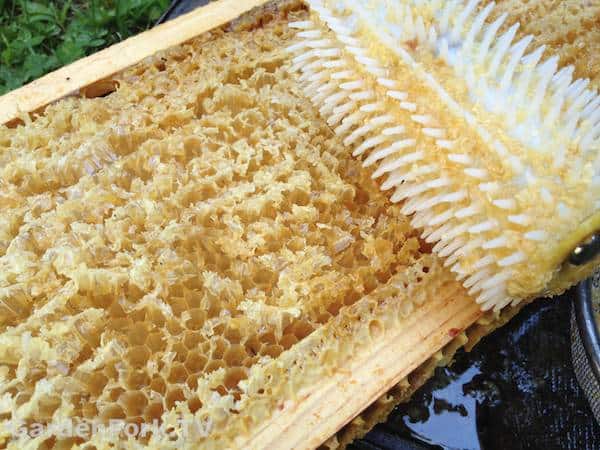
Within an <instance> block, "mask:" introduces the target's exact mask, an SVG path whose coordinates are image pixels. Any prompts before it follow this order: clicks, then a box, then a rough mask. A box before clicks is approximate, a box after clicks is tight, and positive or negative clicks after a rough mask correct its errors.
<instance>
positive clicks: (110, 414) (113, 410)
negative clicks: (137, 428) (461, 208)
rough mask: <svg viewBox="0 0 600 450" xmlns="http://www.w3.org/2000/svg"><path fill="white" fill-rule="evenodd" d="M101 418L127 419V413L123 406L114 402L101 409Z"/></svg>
mask: <svg viewBox="0 0 600 450" xmlns="http://www.w3.org/2000/svg"><path fill="white" fill-rule="evenodd" d="M100 418H101V419H102V420H110V419H125V418H126V415H125V412H124V411H123V408H121V407H120V406H119V405H116V404H114V403H113V404H109V405H106V406H104V407H102V408H101V409H100Z"/></svg>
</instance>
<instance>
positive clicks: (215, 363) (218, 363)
mask: <svg viewBox="0 0 600 450" xmlns="http://www.w3.org/2000/svg"><path fill="white" fill-rule="evenodd" d="M221 367H226V365H225V363H224V362H223V361H221V360H220V359H219V360H216V361H215V360H212V361H209V363H208V364H207V365H206V367H205V368H204V372H206V373H211V372H212V371H214V370H217V369H220V368H221Z"/></svg>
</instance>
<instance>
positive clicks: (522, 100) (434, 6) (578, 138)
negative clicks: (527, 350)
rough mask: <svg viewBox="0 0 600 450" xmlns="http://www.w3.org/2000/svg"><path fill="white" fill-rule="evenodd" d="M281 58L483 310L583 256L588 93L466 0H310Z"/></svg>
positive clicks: (570, 277)
mask: <svg viewBox="0 0 600 450" xmlns="http://www.w3.org/2000/svg"><path fill="white" fill-rule="evenodd" d="M307 3H308V5H309V7H310V9H311V14H310V19H309V20H305V21H300V22H294V23H291V24H290V26H291V27H294V28H297V29H298V32H297V38H298V40H297V42H296V43H295V44H294V45H292V46H291V47H290V48H289V51H290V52H291V53H292V62H291V68H290V70H291V71H293V72H298V73H299V81H300V83H301V85H302V88H303V90H304V92H305V94H306V95H307V96H308V97H309V98H310V99H311V100H312V102H313V104H314V105H315V106H316V107H317V108H318V109H319V112H320V114H321V115H322V116H323V117H324V118H325V119H326V120H327V123H328V124H329V125H330V126H331V127H332V129H333V130H334V131H335V133H336V134H338V135H340V136H341V137H343V142H344V145H346V146H348V148H349V150H351V151H352V152H353V154H354V156H356V157H357V158H363V161H364V162H363V163H364V165H365V166H370V167H372V168H373V175H372V176H373V178H375V179H377V180H379V181H380V184H381V188H382V189H384V190H390V192H391V200H392V201H393V202H403V205H402V211H403V212H404V213H406V214H408V215H411V223H412V225H413V226H414V227H416V228H418V229H421V230H422V237H423V238H424V239H425V240H426V241H427V242H429V243H431V244H432V245H433V252H434V253H436V254H438V255H439V256H441V257H443V258H444V259H445V264H446V266H448V267H451V270H452V271H453V272H454V273H455V274H456V277H457V278H458V279H459V280H461V281H462V282H463V284H464V286H465V287H467V288H468V289H469V293H470V294H471V295H473V296H474V297H476V298H477V301H478V303H480V304H481V307H482V309H484V310H488V309H492V308H494V309H496V310H499V309H501V308H503V307H504V306H506V305H509V304H513V305H515V304H518V303H519V302H520V301H523V300H526V299H530V298H533V297H537V296H540V295H551V294H555V293H557V292H560V291H562V290H564V289H565V288H566V287H568V286H569V285H570V284H572V283H574V282H576V281H578V279H580V278H582V277H583V276H586V275H587V274H589V273H590V271H591V270H592V268H593V267H594V266H597V264H598V258H593V259H592V261H590V262H588V264H587V266H584V267H574V266H572V265H570V264H569V263H568V262H567V263H565V260H567V259H568V256H569V254H570V253H571V252H572V250H573V249H574V248H575V247H576V246H577V245H578V244H579V243H580V242H582V241H584V240H585V239H587V238H589V236H591V235H593V234H594V233H595V232H597V231H598V229H599V228H600V213H599V209H600V151H599V148H600V142H599V136H600V96H599V95H598V93H597V92H596V91H595V90H593V89H591V88H589V87H588V84H589V82H588V80H582V79H574V77H573V71H574V69H573V67H571V66H568V67H562V68H560V67H559V61H558V57H556V56H544V47H543V46H542V47H537V48H536V47H535V45H534V43H533V42H532V41H533V37H532V36H526V37H523V38H522V39H520V40H516V39H515V36H516V33H517V30H518V27H519V24H518V23H516V24H514V25H512V26H511V27H509V28H508V29H507V30H506V31H504V32H503V34H499V30H500V28H501V27H502V25H503V24H504V22H505V20H506V15H501V16H500V17H499V18H498V19H497V20H495V21H493V22H492V21H491V20H490V21H488V20H487V19H488V17H490V13H491V12H492V10H493V8H494V3H489V4H487V5H485V6H483V5H480V4H479V3H480V2H479V1H478V0H472V1H469V2H464V1H439V0H430V1H426V0H413V1H410V0H405V1H384V0H362V1H356V0H338V1H327V0H309V1H307Z"/></svg>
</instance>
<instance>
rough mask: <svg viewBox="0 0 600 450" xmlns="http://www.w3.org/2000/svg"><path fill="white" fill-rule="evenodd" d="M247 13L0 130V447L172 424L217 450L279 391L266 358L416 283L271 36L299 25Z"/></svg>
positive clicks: (417, 251) (389, 215) (105, 442)
mask: <svg viewBox="0 0 600 450" xmlns="http://www.w3.org/2000/svg"><path fill="white" fill-rule="evenodd" d="M255 14H257V17H260V21H261V24H262V26H260V27H256V26H255V25H257V23H256V20H255V19H253V18H252V17H249V18H246V19H245V20H242V21H239V22H237V23H236V24H235V25H234V26H233V27H232V28H231V29H228V30H217V31H214V32H211V33H208V34H204V35H202V36H201V37H199V38H197V39H195V40H193V41H191V42H189V43H187V44H185V45H182V46H180V47H177V48H174V49H172V50H170V51H168V52H164V53H161V54H159V55H157V56H154V57H152V58H149V59H148V60H146V61H144V62H143V63H141V64H139V65H137V66H135V67H134V68H132V69H130V70H127V71H125V72H124V73H122V74H120V75H119V76H118V78H117V79H116V83H117V84H118V89H117V90H116V91H115V92H114V93H112V94H110V95H108V96H106V97H101V98H69V99H65V100H63V101H60V102H58V103H57V104H54V105H52V106H49V107H48V108H47V109H46V111H45V112H44V113H43V114H42V115H40V116H39V117H37V118H35V120H32V119H30V118H27V117H26V118H24V121H25V123H24V124H23V125H21V126H18V127H16V128H7V127H2V128H0V179H1V182H0V183H1V184H0V187H1V190H0V207H1V208H2V210H3V212H4V214H2V218H1V219H0V220H1V222H0V332H1V334H0V399H1V401H0V415H1V419H2V429H1V431H0V447H1V448H15V449H16V448H19V449H20V448H40V449H51V448H55V449H59V448H60V449H62V448H71V447H73V446H80V447H79V448H85V449H99V448H109V447H110V448H112V447H111V446H112V445H115V444H118V443H122V442H124V441H125V440H127V439H128V437H127V435H125V434H124V432H118V433H116V435H107V434H106V433H100V432H93V430H92V431H91V432H89V433H85V432H84V433H82V435H81V436H79V435H77V436H68V437H64V436H61V435H60V433H58V432H57V431H56V429H54V428H53V426H60V425H61V424H62V423H63V422H64V421H65V419H68V420H70V421H71V422H72V423H74V424H86V423H96V422H98V423H100V424H101V425H109V424H110V423H111V421H115V420H122V421H124V423H126V424H135V425H137V426H139V427H141V426H142V424H146V423H153V421H157V423H160V424H172V423H173V426H172V427H171V428H172V429H176V424H175V422H173V421H174V420H175V419H174V418H175V417H176V416H179V417H181V416H182V415H183V416H186V415H187V416H189V417H196V418H197V420H198V423H200V424H201V425H202V426H203V427H204V428H203V429H202V430H201V433H200V437H198V439H200V440H202V439H204V440H206V443H205V445H207V446H210V445H211V444H210V441H211V440H212V441H213V442H214V444H212V445H216V446H217V447H218V446H219V445H221V444H217V442H221V443H223V442H225V440H224V439H228V437H227V436H225V435H223V436H221V433H222V429H223V427H224V424H225V423H227V421H229V420H234V419H236V417H235V416H236V415H237V416H240V417H241V416H243V415H244V411H245V410H243V409H241V406H240V405H242V404H244V402H246V403H248V402H247V399H248V398H249V397H251V396H252V395H257V396H261V395H263V396H264V397H265V398H271V400H273V401H274V400H275V399H276V398H277V395H278V394H277V390H276V389H275V387H276V386H277V384H276V383H275V382H272V381H268V380H264V379H263V374H264V373H266V372H267V369H266V368H267V367H269V364H271V365H272V364H273V363H274V362H276V361H281V358H282V355H288V357H292V356H290V355H301V354H303V351H302V350H301V347H300V344H302V345H304V346H305V347H306V346H307V345H309V344H308V343H307V342H310V341H307V339H308V337H309V336H311V335H314V333H315V330H321V329H323V327H324V326H325V325H328V326H329V328H330V327H331V326H332V325H330V324H331V323H332V321H336V320H337V321H338V322H339V321H342V322H344V320H346V321H350V320H351V319H348V318H346V319H343V317H346V315H347V313H344V314H342V312H344V311H347V310H349V309H351V307H353V306H355V305H359V304H360V305H363V306H361V308H363V307H364V302H373V301H374V300H373V298H375V299H380V300H381V299H389V298H393V296H392V294H391V291H394V292H395V291H398V288H397V287H394V286H396V285H397V284H398V283H400V281H398V280H405V281H403V282H402V283H404V284H403V285H407V283H408V281H410V280H409V278H410V277H411V276H412V277H413V278H418V280H419V281H420V282H421V283H417V282H415V283H414V285H415V286H417V285H420V284H422V283H425V281H426V280H427V279H429V278H432V277H434V273H435V270H433V267H434V266H435V264H436V261H435V260H433V259H431V257H430V256H429V255H428V254H427V252H428V249H427V248H425V247H423V246H422V243H421V242H420V241H419V240H418V239H417V236H416V234H415V233H414V232H413V231H412V230H411V229H410V226H409V223H408V220H407V219H406V218H405V217H404V216H403V215H402V214H400V212H399V210H398V209H397V208H392V207H390V205H389V203H388V201H387V199H386V198H385V197H384V196H383V194H381V193H380V192H379V190H378V188H377V187H376V185H375V184H374V182H373V181H372V180H371V179H370V174H369V173H367V172H366V171H364V170H363V169H362V168H361V167H360V164H359V162H357V161H355V160H353V159H352V157H351V156H350V155H348V154H346V152H345V150H344V148H343V146H342V145H341V143H340V142H339V141H338V140H337V139H336V137H335V136H334V135H333V133H332V132H331V130H330V129H329V127H327V125H326V124H325V123H323V122H322V121H321V120H320V119H319V117H318V112H316V111H314V110H313V108H312V107H311V106H310V105H309V103H307V102H306V101H305V100H303V99H302V95H301V94H300V92H298V90H297V87H296V86H295V81H294V80H293V79H292V78H291V75H289V74H288V71H287V70H286V67H285V64H286V54H285V53H284V49H285V47H286V43H287V41H288V40H290V39H291V36H292V34H291V32H290V31H289V30H288V28H287V26H286V23H287V20H288V17H289V18H290V19H294V20H295V19H296V18H298V17H302V15H303V14H304V12H303V11H299V10H298V6H297V5H295V4H294V3H289V4H288V3H283V4H280V5H279V6H278V7H277V8H274V7H272V6H271V7H269V8H267V9H266V10H262V11H260V12H259V13H255ZM253 20H254V21H253ZM428 258H429V259H428ZM430 267H431V268H432V269H431V271H430V270H429V268H430ZM423 268H425V271H427V272H428V273H425V272H423V271H422V269H423ZM413 272H414V273H413ZM417 272H418V273H417ZM410 274H413V275H410ZM415 274H416V275H415ZM407 280H408V281H407ZM401 285H402V284H401ZM397 295H400V293H397ZM403 295H405V294H403ZM369 296H371V297H372V298H371V297H369ZM426 297H427V290H423V292H422V293H417V292H415V293H414V295H412V296H411V297H410V298H407V299H406V301H405V302H404V306H403V311H404V312H406V311H408V310H410V305H411V304H413V303H414V302H423V301H425V299H426ZM370 298H371V300H369V299H370ZM397 304H398V305H400V304H403V303H402V302H400V301H398V303H397ZM336 323H337V322H336ZM344 323H345V322H344ZM340 326H341V325H340ZM329 328H328V329H329ZM315 339H316V338H315ZM261 379H263V383H262V384H261V382H260V381H259V380H261ZM259 384H260V387H257V386H259ZM253 404H254V405H256V404H260V402H254V403H253ZM237 408H240V409H241V410H238V409H237ZM249 410H252V408H249ZM266 411H269V408H266V407H265V408H264V410H263V413H262V415H263V416H264V414H265V413H266ZM257 417H258V416H257ZM39 425H42V426H43V427H41V428H40V429H39V430H38V429H36V428H35V427H37V426H39ZM15 426H18V427H19V430H24V432H21V431H20V432H19V433H18V434H17V435H16V436H15V433H14V427H15ZM11 427H13V428H11ZM228 429H229V430H236V428H235V427H228ZM219 430H220V431H219ZM232 432H233V431H232ZM213 435H214V436H213ZM200 440H195V441H194V442H196V443H198V442H200ZM186 442H187V444H188V445H191V444H190V441H189V440H187V441H186ZM130 445H131V446H132V447H131V448H137V447H144V446H148V447H150V448H156V446H158V445H163V446H165V447H161V448H171V447H172V448H175V447H181V442H173V436H170V438H165V437H164V436H158V433H155V434H154V435H153V434H152V433H148V434H146V435H143V436H141V435H138V436H135V437H134V438H131V439H130Z"/></svg>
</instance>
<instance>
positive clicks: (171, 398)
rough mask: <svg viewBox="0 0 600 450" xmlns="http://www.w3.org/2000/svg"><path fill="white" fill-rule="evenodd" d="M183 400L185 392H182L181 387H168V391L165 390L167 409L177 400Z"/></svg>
mask: <svg viewBox="0 0 600 450" xmlns="http://www.w3.org/2000/svg"><path fill="white" fill-rule="evenodd" d="M184 400H185V394H184V393H183V389H181V388H178V387H176V388H171V389H169V392H167V396H166V397H165V402H166V404H167V408H168V409H171V408H173V407H174V406H175V404H176V403H177V402H182V401H184Z"/></svg>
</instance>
